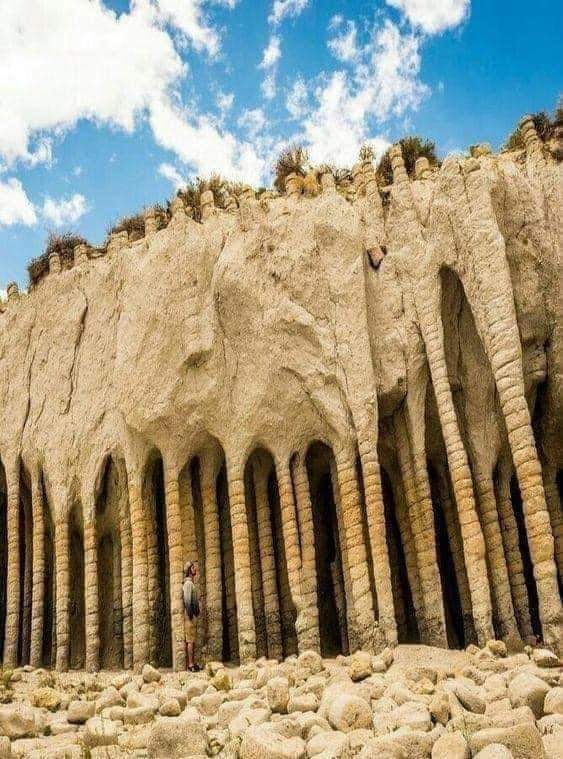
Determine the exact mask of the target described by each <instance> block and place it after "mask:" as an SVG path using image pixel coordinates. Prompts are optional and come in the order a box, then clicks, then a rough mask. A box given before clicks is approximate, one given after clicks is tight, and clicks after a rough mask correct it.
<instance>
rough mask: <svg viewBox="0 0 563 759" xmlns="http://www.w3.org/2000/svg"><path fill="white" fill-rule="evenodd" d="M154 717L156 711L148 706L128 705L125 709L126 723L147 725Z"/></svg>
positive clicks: (124, 717) (124, 718)
mask: <svg viewBox="0 0 563 759" xmlns="http://www.w3.org/2000/svg"><path fill="white" fill-rule="evenodd" d="M153 719H154V711H153V709H151V708H150V707H148V706H135V707H133V708H130V707H127V708H126V709H124V710H123V722H124V723H125V724H126V725H146V724H147V722H151V721H152V720H153Z"/></svg>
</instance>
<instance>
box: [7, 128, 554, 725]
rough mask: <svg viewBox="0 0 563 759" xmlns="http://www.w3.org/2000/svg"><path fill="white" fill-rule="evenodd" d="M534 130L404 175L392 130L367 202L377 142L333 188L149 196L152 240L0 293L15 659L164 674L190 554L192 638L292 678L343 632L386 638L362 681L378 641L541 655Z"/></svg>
mask: <svg viewBox="0 0 563 759" xmlns="http://www.w3.org/2000/svg"><path fill="white" fill-rule="evenodd" d="M524 131H525V134H526V144H527V148H526V154H525V156H524V155H521V154H501V155H499V156H495V155H493V154H492V153H490V152H489V151H488V150H480V151H477V152H475V154H474V156H472V157H471V158H468V159H462V160H460V159H457V158H448V159H447V160H446V161H445V162H444V164H443V166H442V167H441V169H440V170H439V171H437V170H436V171H434V170H429V169H428V168H426V167H422V166H421V167H419V168H420V171H418V173H417V179H416V180H415V181H414V182H411V181H410V180H409V179H408V178H407V175H406V173H405V170H404V165H403V161H402V156H401V154H400V150H399V151H395V153H394V154H393V159H392V163H393V170H394V183H393V185H392V188H391V194H390V200H389V203H388V204H387V205H386V207H385V208H384V207H383V206H382V202H381V198H380V195H379V192H378V190H377V186H376V184H375V178H374V172H373V166H371V164H369V163H365V164H360V165H359V166H358V167H356V168H355V174H354V176H355V183H356V194H355V196H352V195H350V196H349V197H348V198H345V197H343V196H342V195H341V194H339V193H338V192H336V191H335V188H334V186H333V183H332V184H331V183H330V182H326V181H323V183H322V186H323V188H324V189H323V191H322V192H321V193H320V194H317V192H318V188H316V189H315V191H314V192H312V191H308V192H307V193H306V194H305V195H302V194H301V189H302V188H301V189H300V187H295V188H293V190H295V191H293V190H292V192H291V193H290V194H289V195H288V196H285V197H278V198H270V199H268V200H264V201H263V202H260V203H259V202H257V201H256V200H254V198H253V194H252V193H251V192H245V193H244V194H243V196H241V198H240V201H239V207H238V209H236V208H234V206H233V204H232V203H231V206H230V208H229V211H228V212H223V211H219V210H217V209H214V207H213V201H212V198H211V199H210V198H209V197H207V198H206V199H205V209H204V210H205V213H203V214H202V218H203V222H202V223H196V222H195V221H194V220H193V219H191V218H189V217H188V216H187V215H186V213H185V212H184V210H183V209H182V208H181V207H180V206H179V204H178V203H175V204H174V207H173V212H174V213H173V216H172V219H171V221H170V223H169V225H168V227H167V228H166V229H163V230H161V231H156V226H155V224H153V223H152V222H154V215H153V216H151V215H150V213H149V214H147V230H146V236H145V238H144V239H142V240H139V241H137V242H134V243H131V244H128V243H127V242H126V241H125V240H124V239H121V237H120V238H119V239H116V240H112V244H111V245H110V247H109V250H108V252H107V254H106V255H105V256H103V257H100V258H97V259H95V260H94V259H90V260H89V259H88V257H87V255H84V250H83V249H81V250H80V251H79V253H80V255H77V259H76V264H75V266H74V267H73V268H71V269H68V270H63V271H58V267H56V266H54V267H53V270H52V273H51V274H49V276H48V277H47V278H46V279H44V280H43V281H42V282H40V283H39V285H38V286H37V287H36V288H35V289H34V290H33V291H32V292H30V293H29V294H28V295H19V294H18V293H14V290H13V288H12V289H11V290H10V293H11V294H10V299H9V303H8V304H7V307H6V309H5V310H4V312H3V313H2V315H1V316H0V320H1V323H0V399H1V404H2V414H3V419H2V425H1V431H0V454H1V461H2V467H1V469H0V493H1V495H2V504H1V505H2V509H1V510H0V513H1V514H2V517H1V518H2V519H3V520H4V525H5V529H3V530H2V531H0V535H1V536H2V538H1V539H2V541H3V544H2V546H1V548H2V551H4V552H5V554H6V556H7V563H6V571H5V572H4V574H3V575H2V577H1V578H0V580H1V582H2V587H4V588H6V599H7V603H6V608H5V610H4V609H3V616H2V625H3V629H4V638H5V642H4V647H3V658H4V662H5V665H6V666H14V665H16V664H18V663H27V662H31V664H33V665H35V666H37V665H39V664H41V663H42V662H44V663H45V664H48V665H49V664H54V665H55V666H56V667H57V668H58V669H59V670H65V669H67V668H68V667H77V668H82V667H85V668H87V669H89V670H91V671H95V670H97V669H98V668H100V667H101V668H130V667H135V668H136V669H140V667H141V666H142V665H143V664H145V663H146V662H147V661H151V662H153V664H158V665H163V666H173V667H174V668H175V669H183V668H184V667H185V646H184V613H183V605H182V598H181V593H180V592H179V588H180V587H181V581H182V569H183V566H184V563H185V561H186V560H188V559H189V560H192V561H193V560H197V559H199V568H200V594H201V596H202V607H203V608H204V610H205V614H204V616H203V617H202V618H201V619H200V622H199V624H198V630H197V641H196V642H197V648H198V650H199V651H200V652H202V654H203V656H204V657H205V658H206V659H207V660H209V661H217V660H222V659H223V660H226V659H233V660H242V661H245V660H247V659H254V658H261V657H263V658H264V659H265V660H266V661H268V660H270V661H271V664H269V665H268V666H270V667H271V668H272V672H274V673H275V676H276V677H278V678H284V679H285V680H286V681H287V682H288V684H289V686H290V687H293V686H296V687H298V686H299V685H300V684H302V681H304V680H305V679H306V678H307V677H308V676H309V675H310V674H314V672H313V671H311V670H310V667H309V664H314V666H317V664H316V660H314V656H318V655H319V653H321V654H323V655H325V656H326V655H336V654H339V653H348V652H352V651H355V650H356V649H358V648H360V647H361V648H363V649H364V650H366V651H369V652H370V653H374V652H382V651H383V653H382V655H381V657H379V658H377V659H375V660H373V661H372V662H371V663H370V662H368V663H367V665H366V666H364V662H362V661H360V660H359V659H356V660H355V664H354V668H353V671H352V679H353V680H358V681H360V683H361V682H364V678H366V679H367V680H369V677H370V673H372V672H375V673H384V672H385V670H386V668H387V667H388V666H389V663H390V662H389V663H387V658H388V656H389V653H386V652H385V650H384V649H385V646H386V645H389V646H394V645H395V644H396V643H397V641H400V642H407V641H422V642H425V643H429V644H436V645H440V646H446V645H448V644H449V645H451V646H463V645H467V644H468V643H470V642H477V643H479V644H480V645H481V646H483V645H484V644H485V643H486V642H487V641H488V640H491V639H495V638H498V639H503V640H504V641H505V643H506V646H504V645H503V644H499V646H497V648H496V649H495V648H494V647H493V648H488V649H483V652H482V654H481V656H482V657H483V660H484V662H489V666H490V667H491V670H490V671H491V673H494V672H496V671H497V670H496V667H498V666H500V665H498V661H499V658H498V654H499V653H502V654H503V655H504V654H505V653H506V652H507V651H506V647H508V649H509V651H510V652H512V651H515V650H522V648H523V643H530V642H535V641H536V640H537V639H539V638H541V639H543V641H544V642H545V644H546V645H547V646H549V647H551V648H552V649H554V650H555V651H556V653H557V652H558V646H559V636H560V631H561V627H560V625H561V602H560V597H559V588H558V581H557V574H558V572H559V573H561V569H562V550H563V548H562V546H563V542H562V535H563V533H562V532H561V530H562V522H561V508H560V493H559V491H558V487H559V488H560V487H561V461H562V458H563V449H562V446H561V440H562V439H563V435H562V434H561V433H562V427H561V419H562V412H561V392H560V389H561V356H562V352H561V320H560V316H561V301H560V299H559V298H558V292H559V287H560V280H559V268H560V257H561V239H562V238H561V228H560V220H561V210H562V206H561V176H560V165H559V164H557V163H556V160H555V159H554V158H553V156H551V155H550V154H547V153H546V152H545V151H544V149H543V146H542V145H541V144H540V143H539V141H538V139H537V136H536V135H535V132H534V131H533V128H531V131H530V128H529V126H526V128H525V130H524ZM352 197H354V199H353V200H351V198H352ZM151 219H152V221H151ZM305 651H311V652H313V653H312V655H309V658H310V662H309V663H306V662H305V660H303V661H302V660H301V657H300V658H299V659H288V660H286V662H284V664H283V665H276V664H275V663H274V660H277V659H280V658H281V657H283V656H286V657H287V656H288V655H290V654H298V653H300V652H305ZM301 655H302V656H305V655H304V654H303V653H302V654H301ZM305 658H306V656H305ZM547 658H549V656H548V657H547ZM544 660H546V656H545V655H543V660H542V661H544ZM421 663H422V664H424V662H421ZM308 667H309V670H307V668H308ZM549 669H550V668H548V667H546V668H545V671H546V672H547V671H549ZM145 673H148V674H147V675H146V676H145V678H144V680H145V682H144V684H143V685H142V687H141V692H142V693H144V694H145V695H147V696H150V694H151V692H152V691H153V690H154V689H156V688H158V679H155V678H154V677H153V676H152V673H151V670H150V669H146V670H145ZM216 673H218V674H216V675H215V676H216V677H221V678H224V677H227V681H228V676H227V675H226V674H225V673H224V672H221V668H220V667H217V668H216ZM248 675H249V677H248V679H249V681H250V680H251V679H252V677H253V676H254V675H253V673H252V672H251V671H249V673H248ZM423 680H426V678H423ZM227 681H226V682H227ZM415 685H416V687H413V684H412V683H409V686H408V687H407V686H405V688H403V689H402V690H401V689H400V690H401V692H403V694H404V693H405V690H406V696H408V698H409V699H410V698H411V696H413V700H418V701H420V699H424V698H426V697H427V696H428V697H429V695H430V694H429V691H431V688H432V687H433V685H434V683H433V682H431V681H428V682H425V681H423V682H417V683H415ZM460 687H461V686H460ZM229 688H230V685H229V684H228V682H227V685H226V686H225V687H222V688H216V690H218V692H220V693H221V696H220V697H219V699H217V697H216V696H215V695H214V694H212V695H213V698H211V699H210V698H209V695H210V694H204V693H201V694H199V695H198V696H197V698H199V699H200V700H201V708H207V706H205V705H206V704H207V702H209V704H210V705H209V708H210V709H211V708H213V709H215V708H218V707H219V706H220V703H217V704H216V703H215V701H216V700H219V701H221V702H222V701H224V700H229V699H230V698H231V696H230V692H229ZM462 690H463V693H462ZM115 691H116V693H117V689H115ZM114 695H115V694H114ZM301 696H307V697H306V698H304V699H303V701H302V703H311V704H312V703H315V699H313V698H310V697H308V694H307V693H298V694H295V697H294V698H293V702H292V703H293V704H295V699H296V698H297V697H301ZM469 697H471V699H470V700H471V701H472V706H471V708H472V710H473V711H474V712H475V713H476V714H482V713H483V710H484V709H485V702H484V701H483V698H482V696H478V697H477V696H475V694H474V692H473V690H472V686H471V685H467V684H465V685H464V686H463V688H462V689H461V690H458V691H457V698H458V699H459V701H460V702H462V704H463V705H464V706H466V705H467V703H468V700H469ZM316 698H318V696H317V697H316ZM283 700H284V702H285V695H284V699H283ZM123 703H124V699H123V698H122V697H121V695H119V694H118V696H117V698H114V700H113V701H111V703H109V702H108V703H107V704H105V706H106V707H108V708H110V707H111V706H114V707H119V706H123ZM288 703H289V702H288ZM300 703H301V702H300ZM282 707H283V708H282ZM142 708H144V707H142V706H136V707H133V706H129V704H128V706H127V709H128V710H129V709H142ZM156 708H157V709H158V708H159V707H158V706H157V707H156ZM287 708H288V705H287V704H282V705H280V706H279V710H280V711H283V710H284V709H287ZM166 710H167V708H166V709H165V711H166ZM174 710H175V708H174ZM439 711H440V712H441V713H442V712H445V707H444V705H443V704H440V709H439ZM139 714H140V713H139ZM144 714H145V713H144V712H143V715H144ZM128 715H129V716H131V715H130V714H129V712H128ZM134 716H135V719H137V713H135V715H134ZM131 719H132V717H131ZM139 719H140V717H139ZM143 719H144V717H143ZM362 726H363V725H362ZM259 732H260V731H257V733H259ZM265 740H270V736H269V735H268V736H266V738H265ZM272 740H273V739H272Z"/></svg>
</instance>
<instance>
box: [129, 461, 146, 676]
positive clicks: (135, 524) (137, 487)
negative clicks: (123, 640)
mask: <svg viewBox="0 0 563 759" xmlns="http://www.w3.org/2000/svg"><path fill="white" fill-rule="evenodd" d="M127 482H128V486H129V508H130V511H131V545H132V549H133V607H132V611H133V668H134V669H135V671H140V669H141V668H142V666H143V664H145V663H146V662H147V661H148V658H149V606H148V596H147V590H148V565H147V538H146V519H145V512H144V507H143V501H142V498H141V487H142V486H141V478H140V475H139V472H138V470H137V469H133V468H131V467H130V468H128V471H127Z"/></svg>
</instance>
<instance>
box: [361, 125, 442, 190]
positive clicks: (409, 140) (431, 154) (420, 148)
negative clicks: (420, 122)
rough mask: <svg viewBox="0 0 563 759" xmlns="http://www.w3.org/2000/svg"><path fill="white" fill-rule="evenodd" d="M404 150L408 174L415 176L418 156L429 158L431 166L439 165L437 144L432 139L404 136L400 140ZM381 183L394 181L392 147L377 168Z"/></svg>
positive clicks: (384, 184) (387, 183)
mask: <svg viewBox="0 0 563 759" xmlns="http://www.w3.org/2000/svg"><path fill="white" fill-rule="evenodd" d="M399 144H400V145H401V147H402V150H403V160H404V162H405V168H406V170H407V174H408V175H409V176H410V177H412V176H414V165H415V163H416V159H417V158H422V157H424V158H428V161H429V163H430V166H439V165H440V161H439V160H438V157H437V156H436V145H435V143H433V142H432V141H431V140H423V139H422V137H418V136H416V135H415V136H413V137H403V138H402V139H401V140H399ZM376 176H377V179H378V182H379V184H381V185H383V186H384V187H386V186H387V185H390V184H391V183H392V182H393V169H392V166H391V149H390V148H389V149H387V150H386V151H385V153H384V154H383V155H382V157H381V161H380V162H379V165H378V167H377V169H376Z"/></svg>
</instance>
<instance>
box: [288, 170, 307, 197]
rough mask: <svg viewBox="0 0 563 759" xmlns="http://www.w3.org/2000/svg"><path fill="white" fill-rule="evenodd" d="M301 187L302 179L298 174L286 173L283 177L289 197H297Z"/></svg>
mask: <svg viewBox="0 0 563 759" xmlns="http://www.w3.org/2000/svg"><path fill="white" fill-rule="evenodd" d="M302 189H303V179H302V177H300V176H299V175H298V174H288V175H287V177H286V178H285V192H286V194H287V196H288V197H290V198H298V197H299V196H300V195H301V191H302Z"/></svg>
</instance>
